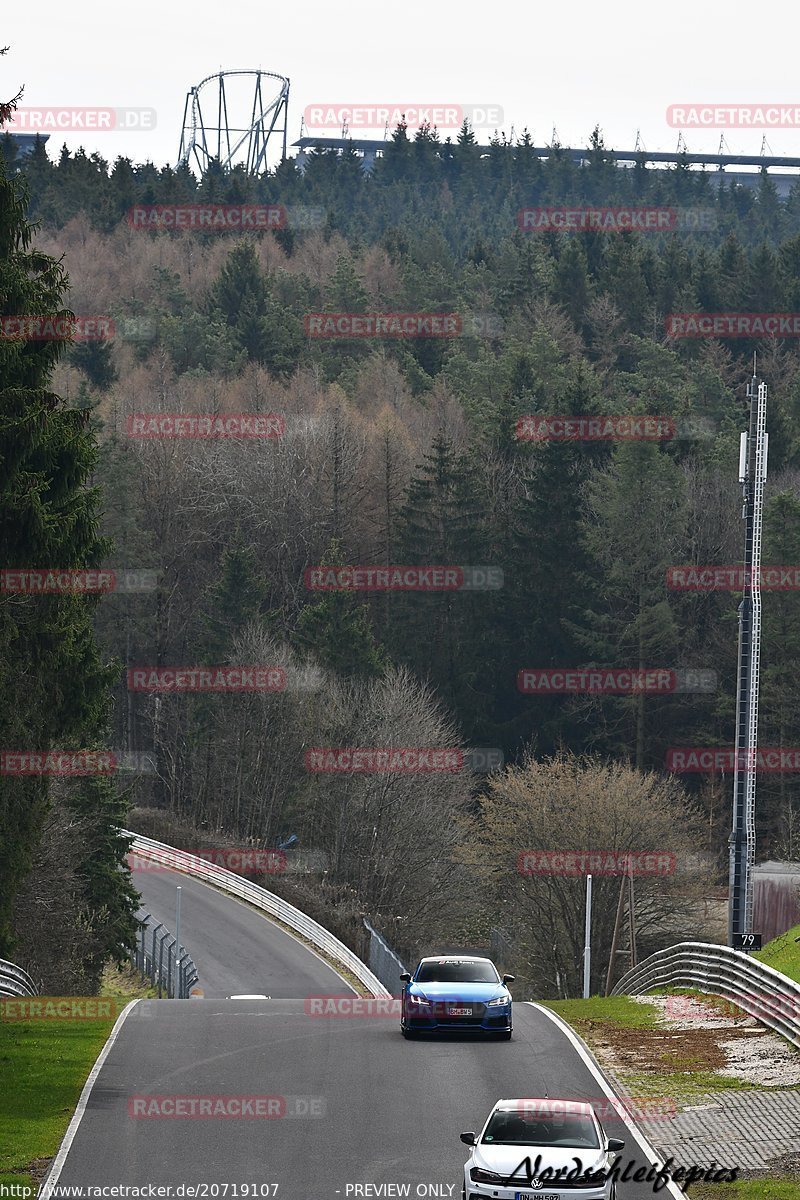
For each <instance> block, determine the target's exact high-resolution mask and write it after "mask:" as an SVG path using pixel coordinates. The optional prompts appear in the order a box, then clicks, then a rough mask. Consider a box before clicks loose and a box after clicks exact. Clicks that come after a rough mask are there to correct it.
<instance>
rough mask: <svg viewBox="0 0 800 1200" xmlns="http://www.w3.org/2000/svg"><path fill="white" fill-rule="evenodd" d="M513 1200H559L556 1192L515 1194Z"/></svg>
mask: <svg viewBox="0 0 800 1200" xmlns="http://www.w3.org/2000/svg"><path fill="white" fill-rule="evenodd" d="M514 1200H561V1197H560V1196H559V1194H558V1192H517V1193H516V1194H515V1196H514Z"/></svg>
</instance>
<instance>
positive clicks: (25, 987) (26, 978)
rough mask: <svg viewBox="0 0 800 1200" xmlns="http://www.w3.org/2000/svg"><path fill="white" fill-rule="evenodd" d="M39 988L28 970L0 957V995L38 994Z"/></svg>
mask: <svg viewBox="0 0 800 1200" xmlns="http://www.w3.org/2000/svg"><path fill="white" fill-rule="evenodd" d="M38 995H39V990H38V988H37V987H36V984H35V983H34V982H33V980H32V979H31V977H30V975H29V974H28V972H27V971H23V969H22V967H18V966H16V965H15V964H14V963H12V962H6V960H5V959H4V958H0V996H38Z"/></svg>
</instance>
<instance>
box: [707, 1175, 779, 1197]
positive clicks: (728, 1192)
mask: <svg viewBox="0 0 800 1200" xmlns="http://www.w3.org/2000/svg"><path fill="white" fill-rule="evenodd" d="M686 1195H687V1196H688V1197H689V1200H797V1198H798V1196H800V1183H796V1182H793V1181H792V1180H790V1179H763V1178H762V1179H737V1180H736V1182H735V1183H694V1184H692V1185H691V1186H690V1187H689V1190H688V1192H687V1193H686Z"/></svg>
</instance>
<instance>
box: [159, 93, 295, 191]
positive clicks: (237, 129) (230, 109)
mask: <svg viewBox="0 0 800 1200" xmlns="http://www.w3.org/2000/svg"><path fill="white" fill-rule="evenodd" d="M242 77H245V78H247V79H250V80H252V88H251V91H250V94H249V97H248V99H247V105H246V108H245V106H244V104H243V103H242V96H241V95H240V93H241V92H242V90H243V89H242V88H241V87H240V86H239V84H241V82H243V78H242ZM233 79H236V81H237V82H236V83H235V84H232V83H231V81H232V80H233ZM215 81H216V85H217V86H216V88H214V86H213V85H214V82H215ZM270 81H275V82H274V83H271V82H270ZM204 88H205V89H206V95H205V96H203V97H202V98H201V94H200V93H201V92H202V91H203V89H204ZM229 93H230V95H229ZM203 100H205V104H206V109H205V111H206V113H210V114H211V117H210V119H207V117H206V115H205V114H204V112H203V105H202V101H203ZM288 118H289V80H288V79H286V78H285V77H284V76H283V75H275V74H274V73H273V72H272V71H261V70H258V71H219V72H218V73H217V74H216V75H209V76H207V78H205V79H203V80H201V82H200V83H198V84H197V85H196V86H195V87H193V88H190V89H189V91H188V92H187V94H186V104H185V106H184V110H183V129H182V131H181V146H180V150H179V151H178V166H179V167H182V166H187V165H188V166H189V167H191V168H192V169H195V168H196V169H197V170H198V171H199V173H200V174H201V175H203V174H204V172H205V171H206V170H207V169H208V167H209V165H210V164H211V163H212V162H213V161H215V160H216V161H218V162H219V163H220V165H221V167H222V169H223V170H226V171H229V170H231V169H232V168H233V167H237V166H243V167H244V169H245V171H246V172H247V174H248V175H256V174H258V173H259V172H261V171H264V170H266V167H267V149H268V148H269V145H270V139H271V138H272V139H273V141H274V140H276V139H277V138H281V139H282V147H281V158H282V159H283V158H286V133H287V124H288Z"/></svg>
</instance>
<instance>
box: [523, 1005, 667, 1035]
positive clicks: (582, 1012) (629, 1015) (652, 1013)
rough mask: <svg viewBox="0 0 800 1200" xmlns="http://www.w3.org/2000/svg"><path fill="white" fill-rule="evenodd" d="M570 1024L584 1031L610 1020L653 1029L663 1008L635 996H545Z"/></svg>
mask: <svg viewBox="0 0 800 1200" xmlns="http://www.w3.org/2000/svg"><path fill="white" fill-rule="evenodd" d="M542 1004H543V1005H544V1007H545V1008H552V1010H553V1012H555V1013H558V1015H559V1016H560V1017H563V1018H564V1020H565V1021H568V1022H569V1024H570V1025H574V1026H575V1028H576V1029H578V1030H579V1031H580V1029H581V1026H583V1027H584V1028H586V1027H591V1025H592V1024H593V1023H594V1022H597V1021H603V1022H606V1021H610V1022H611V1024H613V1025H619V1026H622V1027H623V1028H625V1029H653V1028H655V1027H656V1026H657V1025H658V1024H659V1012H658V1009H657V1008H656V1006H655V1005H654V1004H646V1003H641V1002H640V1001H638V1000H632V999H631V998H630V996H592V997H590V999H588V1000H544V1001H542Z"/></svg>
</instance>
